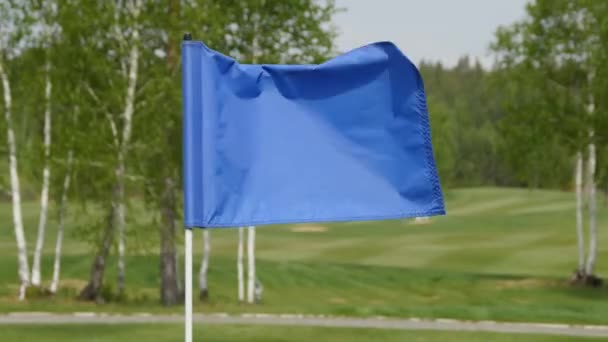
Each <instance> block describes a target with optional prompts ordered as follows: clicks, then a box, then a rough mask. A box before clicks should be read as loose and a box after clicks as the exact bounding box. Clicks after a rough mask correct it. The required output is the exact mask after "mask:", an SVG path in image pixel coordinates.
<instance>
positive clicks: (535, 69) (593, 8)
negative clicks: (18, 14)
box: [493, 0, 608, 285]
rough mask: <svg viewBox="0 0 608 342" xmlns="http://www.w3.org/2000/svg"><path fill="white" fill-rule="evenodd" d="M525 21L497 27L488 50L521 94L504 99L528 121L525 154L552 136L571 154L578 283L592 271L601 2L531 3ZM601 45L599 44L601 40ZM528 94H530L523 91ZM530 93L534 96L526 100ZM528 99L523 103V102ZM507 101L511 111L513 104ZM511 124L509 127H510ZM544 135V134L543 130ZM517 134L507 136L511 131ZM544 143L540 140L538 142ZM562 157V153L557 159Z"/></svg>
mask: <svg viewBox="0 0 608 342" xmlns="http://www.w3.org/2000/svg"><path fill="white" fill-rule="evenodd" d="M526 10H527V14H528V15H527V18H526V19H525V20H523V21H521V22H518V23H516V24H514V25H512V26H511V27H509V28H501V29H499V30H498V31H497V34H496V42H495V43H494V46H493V49H494V51H496V52H497V54H498V62H499V65H498V66H499V70H500V72H501V73H505V74H506V75H509V76H508V77H510V78H511V79H512V80H513V79H519V80H520V81H523V82H521V83H519V84H518V86H520V87H521V88H523V89H525V90H526V91H525V92H526V93H527V94H528V95H527V98H526V95H525V94H521V93H520V95H522V96H521V97H517V98H511V100H514V101H513V102H514V103H515V106H519V107H520V108H519V110H518V111H517V112H516V111H511V112H510V113H509V116H510V117H511V118H516V119H515V120H511V121H510V122H511V123H513V122H515V121H517V120H518V119H523V120H525V118H523V116H526V114H527V115H528V116H531V117H532V119H528V120H527V121H528V123H529V125H528V128H527V129H526V130H525V131H527V132H530V133H529V134H528V139H525V140H524V139H519V142H518V144H520V145H521V144H522V143H528V145H529V146H532V148H530V149H529V152H528V155H530V154H534V153H539V152H541V151H542V150H541V149H540V148H539V145H540V146H543V145H542V144H538V145H537V144H530V143H529V142H530V140H531V139H532V140H534V139H535V140H536V141H538V140H542V139H543V138H544V137H547V136H551V137H553V139H557V140H558V141H559V142H560V144H561V145H562V146H565V150H566V151H567V152H566V153H567V155H570V156H572V155H573V154H574V155H576V162H575V165H576V167H575V186H577V189H576V193H577V238H578V246H579V263H578V268H577V270H576V272H575V279H576V280H577V281H584V282H586V283H590V284H594V285H595V284H597V277H595V275H594V274H593V272H594V265H595V258H596V254H597V248H596V246H597V227H596V204H595V202H596V199H595V197H596V196H595V188H596V183H595V168H596V145H597V143H598V141H600V140H602V139H601V138H599V137H598V130H597V127H598V124H599V121H600V120H599V119H598V115H596V112H597V111H598V108H597V106H596V105H595V100H594V96H593V94H594V91H593V88H594V83H595V78H596V77H594V76H595V74H596V73H597V70H598V69H600V68H601V65H602V63H601V62H600V61H602V59H601V58H600V57H599V56H603V55H605V53H604V51H603V50H604V49H605V48H604V47H603V45H602V44H600V42H601V41H602V38H601V37H602V34H601V29H600V27H601V25H599V23H600V22H602V21H603V20H605V19H604V18H605V15H606V14H608V12H607V10H608V6H606V4H604V3H599V2H595V1H586V0H575V1H547V0H537V1H535V2H533V3H530V4H528V6H527V8H526ZM604 45H605V44H604ZM528 91H530V92H531V93H528ZM530 94H535V95H536V96H535V97H532V99H531V100H530V98H531V96H530ZM526 101H527V102H526ZM513 107H514V106H511V108H510V109H513ZM515 131H516V129H512V130H510V132H513V133H514V132H515ZM548 132H550V134H548ZM517 134H518V133H514V135H517ZM584 146H587V151H588V163H587V186H586V189H587V193H588V194H587V196H588V201H589V216H590V220H589V222H590V227H589V240H590V246H589V253H588V255H587V262H586V265H585V266H584V267H583V265H584V264H585V263H583V262H582V260H581V257H582V256H584V251H582V250H581V248H584V242H583V241H582V239H583V237H584V236H583V234H582V231H581V230H582V219H581V215H582V213H581V210H582V205H581V199H580V194H581V189H580V187H581V186H582V182H581V181H579V180H580V174H581V173H582V171H581V164H582V153H583V149H584ZM544 147H545V148H546V147H547V146H546V144H545V145H544ZM562 159H564V157H562Z"/></svg>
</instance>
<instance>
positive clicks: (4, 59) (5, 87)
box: [0, 1, 30, 300]
mask: <svg viewBox="0 0 608 342" xmlns="http://www.w3.org/2000/svg"><path fill="white" fill-rule="evenodd" d="M23 13H24V8H23V7H19V6H17V4H15V3H14V2H12V1H11V2H3V3H0V31H2V32H5V33H6V34H3V35H2V37H0V81H1V84H2V92H3V100H4V119H5V122H6V139H7V146H8V151H9V152H8V161H9V173H10V183H11V198H12V205H13V226H14V231H15V239H16V242H17V256H18V263H19V280H20V283H21V284H20V286H19V300H23V299H25V290H26V288H27V286H28V285H29V283H30V276H29V266H28V261H27V245H26V240H25V234H24V230H23V217H22V214H21V190H20V182H19V169H18V163H17V144H16V139H15V132H14V130H13V117H12V112H11V111H12V110H13V108H12V100H13V98H12V94H11V82H10V75H9V70H10V69H7V65H8V64H9V63H10V59H11V58H13V57H15V55H16V54H17V50H18V47H19V45H20V42H21V41H22V40H21V38H22V35H23V30H24V28H23V27H22V25H23V19H24V17H25V16H24V14H23Z"/></svg>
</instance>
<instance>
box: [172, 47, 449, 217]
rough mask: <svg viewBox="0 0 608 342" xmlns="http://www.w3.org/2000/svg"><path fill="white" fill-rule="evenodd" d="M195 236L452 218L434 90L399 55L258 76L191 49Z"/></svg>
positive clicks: (367, 55)
mask: <svg viewBox="0 0 608 342" xmlns="http://www.w3.org/2000/svg"><path fill="white" fill-rule="evenodd" d="M182 58H183V59H182V63H183V70H182V72H183V90H182V91H183V105H184V122H183V125H184V128H183V129H184V135H183V139H184V141H183V153H184V156H183V157H184V201H185V203H184V206H185V213H184V217H185V226H186V227H187V228H192V227H205V228H207V227H236V226H248V225H256V226H257V225H266V224H277V223H300V222H331V221H363V220H383V219H398V218H406V217H416V216H432V215H440V214H444V213H445V210H444V204H443V196H442V192H441V187H440V184H439V179H438V177H437V170H436V167H435V161H434V157H433V150H432V146H431V133H430V128H429V118H428V113H427V107H426V97H425V93H424V86H423V82H422V79H421V77H420V74H419V72H418V70H417V69H416V67H415V66H414V65H413V64H412V63H411V62H410V61H409V60H408V59H407V57H405V56H404V55H403V54H402V53H401V52H400V51H399V49H398V48H397V47H396V46H394V45H393V44H391V43H387V42H382V43H376V44H371V45H367V46H364V47H361V48H358V49H355V50H353V51H351V52H348V53H346V54H343V55H340V56H338V57H336V58H333V59H331V60H329V61H327V62H325V63H322V64H318V65H268V64H260V65H251V64H240V63H238V62H237V61H235V60H234V59H233V58H230V57H227V56H225V55H222V54H220V53H219V52H216V51H214V50H212V49H210V48H208V47H207V46H205V45H204V44H203V43H201V42H195V41H184V43H183V45H182Z"/></svg>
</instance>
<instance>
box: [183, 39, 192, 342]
mask: <svg viewBox="0 0 608 342" xmlns="http://www.w3.org/2000/svg"><path fill="white" fill-rule="evenodd" d="M184 40H192V34H190V33H186V34H184ZM182 77H185V75H183V71H182ZM184 235H185V236H184V245H185V246H184V254H185V258H184V261H185V262H184V263H185V267H184V268H185V270H184V273H185V278H186V279H185V281H184V283H185V284H184V290H185V298H184V301H185V305H184V308H185V309H184V341H186V342H192V227H186V229H184Z"/></svg>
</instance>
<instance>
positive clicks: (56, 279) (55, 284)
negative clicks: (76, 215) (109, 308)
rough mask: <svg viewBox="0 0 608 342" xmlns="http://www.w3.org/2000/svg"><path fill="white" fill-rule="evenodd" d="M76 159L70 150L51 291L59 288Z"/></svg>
mask: <svg viewBox="0 0 608 342" xmlns="http://www.w3.org/2000/svg"><path fill="white" fill-rule="evenodd" d="M73 159H74V152H73V151H72V150H70V152H68V164H67V170H66V172H65V177H64V179H63V190H62V193H61V204H60V207H59V227H58V228H57V242H56V244H55V262H54V264H53V280H52V281H51V287H50V288H49V290H50V291H51V293H56V292H57V289H58V288H59V274H60V268H61V247H62V245H63V229H64V227H65V214H66V210H67V205H68V192H69V190H70V177H71V173H72V162H73Z"/></svg>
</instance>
